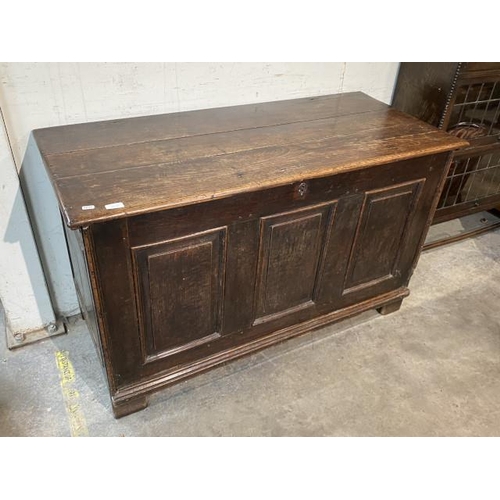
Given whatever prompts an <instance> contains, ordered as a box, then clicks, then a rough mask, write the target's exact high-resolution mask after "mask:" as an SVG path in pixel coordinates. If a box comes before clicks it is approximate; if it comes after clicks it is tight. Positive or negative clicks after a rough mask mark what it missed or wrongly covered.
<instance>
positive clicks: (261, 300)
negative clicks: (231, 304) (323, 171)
mask: <svg viewBox="0 0 500 500" xmlns="http://www.w3.org/2000/svg"><path fill="white" fill-rule="evenodd" d="M334 210H335V204H327V205H321V206H315V207H313V208H311V209H306V210H304V209H299V210H295V211H292V212H287V213H285V214H279V215H273V216H270V217H264V218H262V219H261V231H260V238H259V239H260V242H261V244H260V249H261V252H260V259H259V271H258V272H259V277H258V284H257V290H256V312H255V315H256V317H255V320H256V322H262V321H266V320H269V319H270V317H273V318H275V317H276V315H283V314H286V313H287V312H290V310H294V309H296V308H297V307H304V306H307V305H312V303H313V302H314V301H315V299H316V297H315V293H314V290H315V288H317V287H318V278H320V277H321V275H320V273H319V272H318V270H319V267H320V265H321V264H322V260H320V257H321V256H322V255H324V247H325V243H326V241H325V240H326V237H325V236H326V235H327V234H328V232H329V231H328V230H329V229H330V228H329V226H330V224H329V221H330V222H331V220H332V214H333V213H334ZM290 284H293V286H290Z"/></svg>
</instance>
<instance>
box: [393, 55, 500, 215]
mask: <svg viewBox="0 0 500 500" xmlns="http://www.w3.org/2000/svg"><path fill="white" fill-rule="evenodd" d="M499 99H500V63H498V62H461V63H430V62H420V63H402V64H401V66H400V70H399V75H398V79H397V83H396V87H395V91H394V95H393V103H392V104H393V106H394V107H395V108H396V109H398V110H401V111H404V112H405V113H408V114H410V115H412V116H415V117H417V118H420V119H422V120H424V121H426V122H428V123H430V124H432V125H435V126H439V128H441V129H442V130H446V131H448V132H449V133H450V134H453V135H455V136H457V137H461V138H463V139H466V140H467V141H469V143H470V146H469V147H468V148H466V149H465V150H464V151H463V152H462V151H460V152H458V153H457V154H456V156H455V158H456V160H455V161H453V162H452V163H451V165H450V169H449V171H448V179H447V181H446V183H445V185H444V188H443V191H442V197H441V199H440V200H439V203H438V205H437V210H436V212H435V218H434V223H435V224H437V223H439V222H443V221H444V220H449V219H454V218H457V217H461V216H463V215H467V214H472V213H476V212H480V211H482V210H485V209H488V208H491V207H494V206H498V205H500V162H499V161H496V162H495V161H493V162H492V161H490V157H489V156H488V154H492V153H493V154H499V153H500V100H499ZM499 158H500V157H499ZM471 188H472V189H471Z"/></svg>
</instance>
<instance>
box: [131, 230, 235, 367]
mask: <svg viewBox="0 0 500 500" xmlns="http://www.w3.org/2000/svg"><path fill="white" fill-rule="evenodd" d="M225 239H226V231H225V229H222V230H215V231H210V232H207V233H201V234H197V235H194V236H189V237H188V238H181V239H176V240H170V241H166V242H162V243H158V244H156V245H148V246H146V247H142V248H141V247H139V248H135V249H134V252H133V254H134V261H135V265H134V271H135V275H136V281H137V282H138V283H140V285H139V301H140V303H141V310H142V317H143V324H144V328H143V329H142V332H141V339H142V341H143V349H144V351H145V353H144V355H145V356H144V357H145V361H146V362H150V361H152V360H155V359H157V358H158V357H162V356H166V355H169V354H173V353H177V352H180V351H182V350H184V349H190V348H192V347H195V346H199V345H202V344H203V343H207V342H209V341H210V340H213V339H216V338H218V337H219V336H220V330H221V327H220V325H221V316H222V310H221V307H222V297H223V296H224V294H223V287H224V266H225V260H226V259H225V253H226V252H225Z"/></svg>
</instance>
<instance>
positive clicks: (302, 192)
mask: <svg viewBox="0 0 500 500" xmlns="http://www.w3.org/2000/svg"><path fill="white" fill-rule="evenodd" d="M297 192H298V193H299V196H300V197H302V196H305V194H306V193H307V183H306V182H301V183H300V184H299V187H298V188H297Z"/></svg>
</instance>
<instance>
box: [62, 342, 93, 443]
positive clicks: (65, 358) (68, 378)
mask: <svg viewBox="0 0 500 500" xmlns="http://www.w3.org/2000/svg"><path fill="white" fill-rule="evenodd" d="M56 364H57V369H58V370H59V379H60V383H61V391H62V395H63V399H64V406H65V407H66V414H67V415H68V421H69V427H70V430H71V435H72V436H73V437H83V436H88V435H89V431H88V429H87V423H86V421H85V416H84V414H83V411H82V408H81V406H80V394H79V393H78V391H77V390H76V389H75V387H74V383H75V370H74V368H73V365H72V364H71V361H70V360H69V354H68V351H56Z"/></svg>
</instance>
